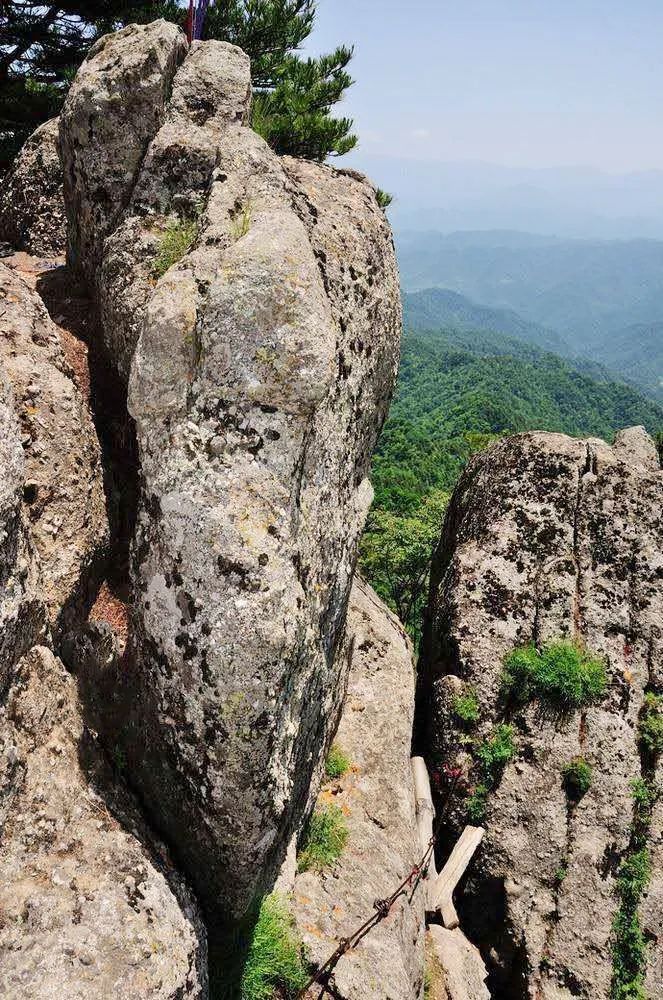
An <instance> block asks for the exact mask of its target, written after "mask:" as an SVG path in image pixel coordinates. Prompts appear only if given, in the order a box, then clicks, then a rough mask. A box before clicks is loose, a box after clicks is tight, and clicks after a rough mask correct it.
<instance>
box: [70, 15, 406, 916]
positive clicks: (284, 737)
mask: <svg viewBox="0 0 663 1000" xmlns="http://www.w3.org/2000/svg"><path fill="white" fill-rule="evenodd" d="M171 29H172V26H170V25H165V24H164V23H163V22H156V23H155V24H153V25H150V26H148V27H147V28H132V29H126V31H125V32H120V33H118V35H116V36H110V37H108V38H106V39H105V40H103V41H102V42H100V43H99V45H98V46H97V47H96V48H95V49H93V51H92V53H91V55H90V56H89V58H88V59H87V60H86V62H85V63H84V65H83V67H82V69H81V73H80V74H79V77H78V78H77V80H76V81H75V82H74V84H73V86H72V88H71V91H70V94H69V97H68V99H67V103H66V105H65V109H64V111H63V115H62V121H61V135H62V148H63V155H64V165H65V195H66V198H67V213H68V219H69V227H70V228H69V245H70V252H71V256H72V259H74V261H75V262H76V263H77V264H79V265H80V266H81V267H82V268H83V270H85V271H87V273H88V276H89V279H90V280H91V281H92V282H93V284H94V287H95V289H96V293H97V296H98V299H99V303H100V306H101V310H102V318H103V334H102V335H103V337H104V341H105V345H106V349H107V353H108V355H109V357H110V358H112V359H113V362H114V363H115V365H116V366H117V368H118V371H119V372H120V374H121V375H123V376H124V377H126V376H127V374H128V373H129V372H130V373H131V374H130V379H129V409H130V412H131V414H132V416H133V417H134V419H135V422H136V429H137V437H138V446H139V463H140V477H141V483H142V495H141V499H140V504H139V512H138V522H137V527H136V534H135V541H134V556H133V586H134V593H135V608H134V614H133V622H134V633H133V638H132V640H131V645H132V649H133V654H134V655H133V656H132V657H129V665H128V667H127V669H125V670H124V671H123V673H122V676H121V678H120V679H119V681H120V683H121V685H122V690H123V692H124V704H125V705H126V709H125V708H123V709H121V710H120V712H119V716H120V718H121V720H122V721H123V722H125V723H126V725H125V731H124V735H123V736H122V737H121V738H122V740H123V742H124V745H125V750H126V753H127V756H128V759H129V760H130V764H131V771H132V776H133V779H134V780H135V782H136V784H137V785H138V786H139V787H140V789H141V795H142V796H143V798H144V800H145V802H146V804H147V806H148V808H149V811H150V815H151V816H153V817H154V819H155V822H157V823H158V824H159V825H160V827H161V829H162V830H163V831H164V832H165V834H166V835H167V837H168V839H169V840H170V841H171V842H172V843H173V844H174V845H176V847H177V851H178V856H179V858H180V860H181V863H182V864H183V865H184V867H185V869H186V870H187V872H188V873H189V874H190V876H191V878H192V879H193V880H194V882H195V884H196V888H197V890H198V892H199V893H200V895H201V897H202V898H203V900H204V901H205V903H206V904H207V906H208V907H209V909H210V910H211V911H213V912H214V914H215V915H216V916H221V917H236V916H239V915H240V914H242V913H243V912H244V911H245V910H246V908H247V907H248V906H249V904H250V903H251V901H252V900H253V898H254V897H255V895H256V893H258V892H260V891H262V889H263V888H264V887H265V886H267V885H268V884H269V882H270V880H271V878H272V877H273V875H274V874H275V872H276V871H277V869H278V866H279V863H280V860H281V857H282V855H283V852H284V851H285V848H286V845H287V843H288V841H289V839H290V836H291V834H292V832H293V830H294V829H295V828H296V826H297V824H298V822H299V819H300V817H301V814H302V811H303V809H304V806H305V803H306V801H307V797H308V794H309V785H310V780H311V775H312V773H313V770H314V768H315V765H316V762H317V759H318V757H319V754H320V751H321V747H322V746H323V744H324V740H325V734H326V732H327V729H328V727H329V725H330V723H335V721H336V719H335V718H334V719H331V720H330V719H326V718H325V706H326V705H327V704H328V703H329V702H330V699H331V698H332V692H334V691H335V689H336V688H337V686H338V685H339V682H340V679H341V678H342V675H343V670H344V666H343V663H342V661H339V659H338V658H337V656H336V652H337V647H338V645H339V641H340V639H341V638H342V635H343V630H344V622H345V612H346V606H347V600H348V595H349V589H350V583H351V580H352V574H353V570H354V564H355V560H356V553H357V544H358V539H359V535H360V532H361V529H362V526H363V522H364V518H365V514H366V511H367V508H368V504H369V503H370V499H371V490H370V486H369V484H368V481H367V479H366V474H367V472H368V466H369V460H370V455H371V452H372V449H373V446H374V444H375V441H376V438H377V434H378V433H379V429H380V426H381V424H382V421H383V419H384V416H385V413H386V409H387V406H388V403H389V399H390V395H391V390H392V387H393V382H394V378H395V372H396V367H397V356H398V342H399V335H400V301H399V291H398V278H397V269H396V263H395V258H394V252H393V245H392V238H391V233H390V230H389V227H388V225H387V223H386V220H385V217H384V213H383V212H382V211H381V209H380V208H379V206H378V203H377V200H376V197H375V192H374V190H373V188H372V186H371V185H370V184H369V183H368V182H367V181H366V180H365V179H363V178H362V177H360V176H359V175H355V174H353V173H350V172H344V171H338V170H333V169H332V168H329V167H325V166H321V165H318V164H298V163H296V162H294V161H290V160H284V161H282V160H280V159H279V158H278V157H277V156H275V155H274V153H273V152H272V151H271V150H270V149H269V147H268V146H267V145H266V143H264V142H263V140H262V139H261V138H260V137H259V136H257V135H256V134H255V133H254V132H252V131H251V130H250V129H249V128H247V127H246V126H245V124H244V122H245V119H246V117H247V113H248V100H249V93H250V79H249V64H248V60H247V59H246V57H245V56H244V55H243V54H242V53H241V52H240V51H239V50H238V49H236V48H234V47H233V46H229V45H226V44H224V43H220V42H209V43H201V44H194V45H193V46H192V48H191V49H190V50H189V53H188V55H186V58H184V55H185V52H186V46H185V44H184V42H183V40H182V36H181V35H177V34H175V35H174V34H173V33H172V30H171ZM178 63H179V67H178V68H176V67H177V65H178ZM148 94H149V98H150V99H149V101H146V99H145V98H146V95H148ZM116 95H118V96H116ZM146 104H149V109H147V108H146ZM101 111H103V114H101ZM148 111H149V113H148ZM106 112H108V116H109V117H108V119H107V118H106ZM88 130H90V135H91V136H92V139H91V140H90V141H88V139H86V138H85V136H86V135H87V134H88ZM125 133H126V135H127V136H128V139H127V143H126V146H127V152H126V157H125V159H122V157H123V156H124V155H125V153H124V145H123V144H122V140H121V138H120V135H121V134H122V136H123V135H124V134H125ZM136 137H139V138H140V141H137V140H136V141H135V142H134V139H135V138H136ZM111 205H112V206H113V208H112V210H111V209H110V207H109V206H111ZM332 728H333V725H332Z"/></svg>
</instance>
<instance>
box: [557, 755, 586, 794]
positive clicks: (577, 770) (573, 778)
mask: <svg viewBox="0 0 663 1000" xmlns="http://www.w3.org/2000/svg"><path fill="white" fill-rule="evenodd" d="M562 774H563V776H564V790H565V791H566V794H567V795H568V797H569V798H570V799H571V800H572V801H573V802H579V801H580V799H581V798H582V797H583V795H586V794H587V792H588V791H589V789H590V787H591V784H592V769H591V767H590V765H589V764H588V763H587V761H586V760H585V758H584V757H574V758H573V760H570V761H569V763H568V764H565V765H564V767H563V768H562Z"/></svg>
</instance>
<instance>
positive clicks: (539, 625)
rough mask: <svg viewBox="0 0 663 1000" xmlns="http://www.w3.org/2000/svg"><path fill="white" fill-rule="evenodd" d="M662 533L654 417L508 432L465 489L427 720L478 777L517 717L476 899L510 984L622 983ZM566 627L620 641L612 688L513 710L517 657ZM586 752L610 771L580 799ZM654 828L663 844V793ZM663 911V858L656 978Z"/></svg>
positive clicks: (603, 653)
mask: <svg viewBox="0 0 663 1000" xmlns="http://www.w3.org/2000/svg"><path fill="white" fill-rule="evenodd" d="M662 535H663V472H661V469H660V467H659V462H658V458H657V455H656V449H655V448H654V445H653V442H652V441H651V440H650V439H649V438H648V437H647V435H646V434H645V432H644V431H643V430H642V428H631V429H630V430H628V431H624V432H622V433H621V434H619V435H618V436H617V439H616V441H615V444H614V445H613V446H612V447H610V446H608V445H607V444H605V443H604V442H603V441H599V440H588V441H579V440H573V439H571V438H568V437H565V436H563V435H559V434H524V435H519V436H516V437H513V438H508V439H505V440H503V441H501V442H499V443H497V444H495V445H493V446H492V447H491V448H490V449H489V450H488V451H487V452H485V453H484V454H482V455H480V456H478V457H476V458H475V459H473V460H472V462H471V463H470V465H469V466H468V468H467V470H466V472H465V473H464V475H463V476H462V478H461V480H460V482H459V485H458V487H457V488H456V491H455V493H454V496H453V499H452V502H451V506H450V509H449V512H448V516H447V519H446V523H445V529H444V532H443V536H442V539H441V542H440V546H439V548H438V551H437V553H436V555H435V558H434V563H433V570H432V580H431V603H430V608H429V618H428V623H427V629H426V636H425V643H424V651H423V655H422V661H421V673H420V686H419V711H420V719H419V721H420V724H421V728H420V729H419V733H420V738H421V740H422V743H423V746H422V749H425V750H426V752H427V753H428V756H429V759H430V760H431V761H432V762H433V764H434V765H435V766H439V765H440V764H441V763H449V764H454V765H459V766H461V767H462V768H463V769H464V771H465V772H466V774H467V775H468V776H469V782H470V784H471V785H472V784H474V783H476V781H477V769H476V765H475V766H474V767H473V766H472V757H471V754H472V748H473V746H474V747H476V745H477V743H478V741H479V740H481V738H485V737H489V736H490V735H491V734H492V733H493V732H494V727H495V725H496V724H498V723H502V722H506V721H508V722H509V723H510V724H512V725H513V726H514V738H515V743H516V756H515V758H514V759H513V760H512V761H511V762H510V763H508V764H507V766H506V768H505V770H504V773H503V775H502V778H501V781H499V782H498V785H497V787H496V788H495V789H494V790H493V791H492V792H490V793H489V795H488V802H487V812H486V817H485V821H484V822H485V825H486V827H487V834H486V837H485V839H484V842H483V845H482V847H481V850H480V853H479V855H478V856H477V859H476V860H475V862H473V866H472V868H471V870H470V875H469V880H468V882H467V885H466V886H465V889H464V892H463V893H462V894H461V895H460V896H459V899H458V909H459V913H460V915H461V926H462V927H463V929H464V930H465V932H466V933H467V934H468V935H469V936H470V937H471V938H472V939H473V940H474V941H475V943H477V944H479V945H480V947H481V948H482V951H483V954H484V957H485V958H486V959H487V960H488V962H489V965H490V978H489V986H490V988H491V992H492V995H494V996H529V997H537V998H540V1000H553V998H554V1000H560V998H569V997H572V996H574V997H585V998H591V1000H606V998H608V997H609V996H610V994H611V977H612V964H613V961H612V943H613V940H614V937H613V930H612V929H613V921H614V919H615V915H616V913H617V910H618V906H619V901H618V893H617V881H616V880H617V872H618V869H619V866H620V863H621V861H622V860H623V859H624V858H626V857H628V855H629V850H630V847H631V844H632V833H631V826H632V822H633V811H634V804H633V798H632V785H631V783H632V782H633V781H634V780H635V779H638V778H646V779H647V780H650V778H651V774H650V773H649V768H650V763H648V762H647V761H645V760H644V759H643V758H642V756H641V749H642V748H641V746H640V745H639V740H638V717H639V714H640V712H641V709H642V706H643V699H644V696H645V692H646V691H653V692H659V693H660V692H661V679H662V674H661V671H662V663H661V656H662V626H663V551H662V549H663V545H662V542H663V537H662ZM563 637H566V638H569V639H571V640H576V641H577V642H578V643H581V644H585V645H586V647H587V648H588V649H589V650H591V651H593V652H594V653H596V654H597V655H598V656H600V657H602V658H603V659H604V662H605V665H606V670H607V675H608V681H609V684H608V687H607V689H606V691H605V694H604V696H603V698H602V699H601V700H600V701H599V703H598V704H594V705H591V706H590V707H587V708H585V709H583V710H582V711H576V712H573V713H571V714H570V715H568V716H566V717H557V718H551V717H550V714H549V713H546V712H543V713H542V712H541V710H540V706H539V707H537V706H536V705H535V704H531V705H529V706H526V707H524V708H522V709H520V710H518V711H516V712H515V713H512V714H509V713H508V711H507V707H506V706H505V703H504V700H503V698H502V697H501V695H500V686H501V673H502V670H503V661H504V657H505V656H506V655H507V654H508V653H510V652H511V651H512V650H513V649H514V648H515V647H519V646H522V645H524V644H527V643H535V644H536V645H537V646H541V645H542V644H545V643H546V642H550V641H551V640H557V639H560V638H563ZM468 687H471V688H472V689H473V690H474V691H475V692H476V694H477V695H478V699H479V709H480V721H479V723H478V726H477V727H476V729H475V731H473V732H471V734H469V736H468V729H467V727H463V726H462V725H460V724H459V721H458V717H457V715H456V714H455V710H454V697H455V696H456V695H458V694H459V693H463V692H465V693H466V691H467V688H468ZM422 730H423V731H425V735H423V734H422ZM578 755H580V756H582V757H584V758H585V760H586V761H587V763H588V764H589V765H590V766H591V768H592V778H591V785H590V787H589V790H588V791H587V792H586V794H584V796H582V797H581V798H580V800H579V801H577V802H576V801H573V800H572V799H571V798H569V796H568V795H567V794H566V793H565V789H564V786H563V780H562V769H563V768H564V766H565V765H566V764H568V763H569V761H571V760H572V759H573V758H574V757H576V756H578ZM454 819H455V823H452V824H451V828H450V829H449V830H448V831H447V832H448V833H449V835H450V836H453V834H454V833H455V832H457V830H458V828H459V827H460V826H461V825H462V823H463V822H464V821H465V817H464V808H463V805H462V804H461V805H460V806H459V807H458V808H457V809H456V811H455V817H454ZM657 824H658V826H657ZM650 837H651V844H650V847H651V851H652V857H653V858H656V857H658V855H659V854H660V813H659V812H658V807H657V809H656V811H655V814H654V817H653V822H652V824H651V830H650ZM661 916H662V915H661V872H660V867H659V868H658V869H655V868H653V869H652V879H651V882H650V885H649V887H648V890H647V892H646V893H645V899H644V902H643V905H642V907H641V921H642V926H643V931H644V934H645V937H646V940H647V941H648V948H649V956H650V963H651V970H650V973H649V975H650V981H652V982H653V981H654V978H655V976H656V977H657V978H658V979H659V981H660V949H661V944H662V942H661V937H660V933H661ZM653 970H657V971H656V973H655V975H654V972H653ZM653 989H654V992H653V993H652V995H657V990H656V988H655V987H653Z"/></svg>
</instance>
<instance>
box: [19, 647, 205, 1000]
mask: <svg viewBox="0 0 663 1000" xmlns="http://www.w3.org/2000/svg"><path fill="white" fill-rule="evenodd" d="M0 829H1V831H2V851H0V994H2V996H3V997H5V998H6V1000H26V998H35V1000H36V998H42V997H44V998H45V997H54V996H61V997H66V998H67V1000H75V998H80V1000H83V998H85V1000H88V998H91V997H93V998H98V1000H106V998H108V997H132V998H143V997H144V998H148V997H150V998H157V997H158V998H163V1000H175V998H176V997H177V998H184V997H191V998H196V997H198V998H202V997H204V996H206V991H207V985H206V984H207V969H206V952H205V932H204V928H203V926H202V923H201V920H200V917H199V915H198V910H197V906H196V903H195V901H194V900H193V898H192V896H191V893H190V891H189V890H188V889H187V888H186V887H185V885H184V884H183V882H182V879H181V878H180V877H179V876H178V875H177V874H176V873H175V872H174V871H173V868H172V862H171V861H170V859H169V858H168V855H167V854H166V853H165V851H164V850H163V848H162V849H161V853H160V854H157V853H156V852H155V849H154V846H152V845H151V844H150V840H149V837H148V834H147V831H146V829H145V826H144V823H143V821H142V819H141V818H140V816H139V814H138V812H137V810H136V807H135V806H134V805H133V804H132V803H131V800H130V799H129V798H128V796H127V793H126V792H125V791H124V790H123V789H122V787H121V785H120V784H119V783H118V781H117V778H114V777H113V774H112V772H111V769H110V767H109V765H108V764H107V763H106V761H105V759H104V756H103V754H102V753H101V752H100V750H99V747H98V746H97V744H96V741H95V739H94V736H93V734H92V733H90V731H89V730H87V729H86V727H85V725H84V723H83V720H82V717H81V712H80V708H79V705H78V700H77V697H76V685H75V681H74V680H73V678H72V677H71V676H70V675H69V674H68V673H67V671H66V670H65V669H64V667H63V666H62V664H61V663H60V661H59V660H57V659H56V658H55V657H54V656H53V654H52V653H51V652H50V651H49V650H48V649H45V648H43V647H39V646H36V647H34V648H33V649H31V650H30V652H29V653H27V654H26V656H25V657H24V658H23V659H22V660H21V661H20V662H19V663H18V665H17V667H16V671H15V676H14V677H13V679H12V684H11V687H10V690H9V693H8V696H7V697H6V699H4V701H3V704H2V707H1V708H0Z"/></svg>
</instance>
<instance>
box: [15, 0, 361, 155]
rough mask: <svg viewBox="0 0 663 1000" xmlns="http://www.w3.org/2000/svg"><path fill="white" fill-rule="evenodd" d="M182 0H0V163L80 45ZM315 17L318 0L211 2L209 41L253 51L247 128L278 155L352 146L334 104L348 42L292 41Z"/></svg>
mask: <svg viewBox="0 0 663 1000" xmlns="http://www.w3.org/2000/svg"><path fill="white" fill-rule="evenodd" d="M185 15H186V0H179V2H178V0H161V2H154V3H150V2H148V0H142V2H140V0H138V2H133V3H132V2H131V0H82V2H81V0H79V2H73V0H55V2H54V3H53V4H51V5H49V4H48V3H47V2H46V3H42V4H39V3H31V2H28V0H2V7H1V15H0V170H1V169H2V168H4V167H6V166H8V164H9V163H10V162H11V160H12V158H13V157H14V156H15V154H16V152H17V151H18V149H20V147H21V145H22V144H23V142H24V141H25V139H26V138H27V137H28V136H29V135H30V134H31V133H32V132H33V131H34V129H35V128H36V127H37V126H38V125H39V124H41V122H43V121H45V120H46V119H47V118H50V117H52V116H53V115H55V114H57V113H58V111H59V109H60V106H61V104H62V101H63V100H64V97H65V94H66V92H67V87H68V85H69V83H70V81H71V80H72V79H73V76H74V74H75V72H76V69H77V68H78V66H79V65H80V63H81V61H82V60H83V58H84V56H85V53H86V51H87V49H88V48H89V47H90V45H92V44H93V43H94V42H95V41H96V39H97V38H99V37H100V36H101V35H102V34H104V33H105V32H107V31H113V30H115V29H116V28H119V27H122V25H125V24H129V23H131V22H132V21H138V22H146V21H151V20H154V19H155V18H157V17H165V18H167V19H168V20H170V21H175V22H176V23H178V24H180V25H183V24H184V19H185ZM314 21H315V0H216V2H215V3H214V4H213V6H211V7H210V8H209V10H208V14H207V19H206V23H205V34H204V37H205V38H206V39H209V38H217V39H222V40H224V41H228V42H232V43H233V44H234V45H239V47H240V48H242V49H244V51H245V52H246V53H248V55H249V56H250V58H251V76H252V82H253V88H254V103H253V126H254V128H255V129H256V130H257V131H258V132H259V133H260V134H261V135H262V136H263V137H264V138H265V139H266V140H267V141H268V142H269V143H270V145H271V146H273V148H274V149H275V150H276V151H277V152H279V153H290V154H292V155H294V156H302V157H306V158H308V159H315V160H324V159H325V157H326V156H329V155H337V156H341V155H342V154H343V153H347V152H348V150H350V149H352V148H353V146H354V145H355V143H356V141H357V140H356V138H355V136H354V135H352V131H351V130H352V121H351V120H350V119H349V118H334V117H333V116H332V114H331V109H332V107H333V106H334V105H335V104H337V103H338V101H340V100H341V98H342V97H343V94H344V92H345V91H346V89H347V88H348V87H349V86H350V85H351V83H352V79H351V77H350V75H349V73H348V72H347V66H348V63H349V62H350V59H351V58H352V49H349V48H346V47H344V46H341V47H339V48H337V49H336V50H335V51H334V52H332V53H331V54H330V55H326V56H321V57H320V58H317V59H305V58H303V57H302V56H301V55H300V54H298V51H297V50H298V49H299V48H300V46H301V45H302V43H303V42H304V41H305V39H306V38H308V36H309V35H310V33H311V31H312V30H313V25H314Z"/></svg>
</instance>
